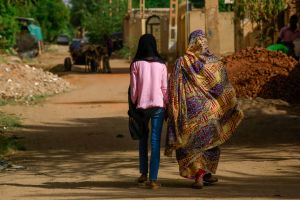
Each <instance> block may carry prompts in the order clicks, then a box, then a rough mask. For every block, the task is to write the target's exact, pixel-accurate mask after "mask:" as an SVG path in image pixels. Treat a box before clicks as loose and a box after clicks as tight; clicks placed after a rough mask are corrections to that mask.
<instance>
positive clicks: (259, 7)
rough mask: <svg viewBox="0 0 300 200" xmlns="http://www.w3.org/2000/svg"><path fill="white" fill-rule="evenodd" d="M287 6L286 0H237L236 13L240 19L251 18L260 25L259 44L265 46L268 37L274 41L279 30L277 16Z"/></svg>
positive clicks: (235, 4)
mask: <svg viewBox="0 0 300 200" xmlns="http://www.w3.org/2000/svg"><path fill="white" fill-rule="evenodd" d="M284 8H285V2H284V0H236V1H235V3H234V11H235V15H236V17H237V18H238V19H240V20H244V19H245V18H249V19H250V20H251V22H252V23H257V25H258V27H259V32H260V33H259V38H258V41H259V44H260V45H261V46H264V45H265V43H266V40H267V39H268V38H270V37H271V38H272V41H273V42H275V41H274V33H275V32H276V31H277V29H278V27H277V23H276V21H277V17H278V15H279V13H280V12H282V11H283V10H284Z"/></svg>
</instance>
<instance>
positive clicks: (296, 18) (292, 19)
mask: <svg viewBox="0 0 300 200" xmlns="http://www.w3.org/2000/svg"><path fill="white" fill-rule="evenodd" d="M290 23H298V16H297V15H292V16H291V17H290Z"/></svg>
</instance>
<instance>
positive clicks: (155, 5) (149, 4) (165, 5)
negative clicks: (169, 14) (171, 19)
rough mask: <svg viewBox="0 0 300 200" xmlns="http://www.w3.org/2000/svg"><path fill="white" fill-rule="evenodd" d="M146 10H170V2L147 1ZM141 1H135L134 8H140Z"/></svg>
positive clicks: (159, 0)
mask: <svg viewBox="0 0 300 200" xmlns="http://www.w3.org/2000/svg"><path fill="white" fill-rule="evenodd" d="M145 3H146V5H145V7H146V8H168V7H169V6H170V0H146V1H145ZM139 5H140V0H133V1H132V6H133V7H134V8H139V7H140V6H139Z"/></svg>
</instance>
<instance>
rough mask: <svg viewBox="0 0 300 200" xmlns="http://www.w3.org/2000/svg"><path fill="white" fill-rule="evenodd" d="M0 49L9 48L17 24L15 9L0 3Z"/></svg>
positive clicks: (14, 36) (13, 39)
mask: <svg viewBox="0 0 300 200" xmlns="http://www.w3.org/2000/svg"><path fill="white" fill-rule="evenodd" d="M0 13H1V15H0V49H9V48H11V47H12V46H13V45H14V44H15V39H16V33H17V32H18V30H19V29H18V25H17V22H16V20H15V14H16V9H15V8H14V7H13V6H11V5H9V4H4V3H0Z"/></svg>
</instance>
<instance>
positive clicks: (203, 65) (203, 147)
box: [165, 30, 243, 188]
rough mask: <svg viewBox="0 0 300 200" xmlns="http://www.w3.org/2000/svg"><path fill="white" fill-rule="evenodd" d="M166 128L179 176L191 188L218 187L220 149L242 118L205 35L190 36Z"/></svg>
mask: <svg viewBox="0 0 300 200" xmlns="http://www.w3.org/2000/svg"><path fill="white" fill-rule="evenodd" d="M168 115H169V118H168V128H167V139H166V149H165V154H166V155H167V156H172V152H173V151H176V159H177V161H178V164H179V171H180V175H181V176H183V177H186V178H192V179H194V180H195V182H194V183H193V184H192V187H193V188H202V187H203V182H204V183H213V182H217V180H218V179H217V178H216V177H215V176H213V175H212V174H215V172H216V169H217V166H218V162H219V158H220V149H219V145H221V144H222V143H224V142H225V141H226V140H227V139H229V138H230V136H231V135H232V134H233V133H234V131H235V130H236V128H237V126H238V124H239V123H240V122H241V120H242V118H243V113H242V111H241V110H240V109H239V107H238V103H237V99H236V94H235V90H234V88H233V87H232V86H231V84H230V83H229V81H228V78H227V73H226V69H225V66H224V64H223V62H222V61H221V60H220V59H219V58H218V57H216V56H215V55H213V54H212V53H211V52H210V51H209V49H208V43H207V39H206V37H205V34H204V33H203V31H201V30H197V31H194V32H192V33H191V35H190V37H189V45H188V48H187V50H186V53H185V54H184V55H183V56H182V57H180V58H179V59H178V60H177V61H176V64H175V68H174V69H173V71H172V73H171V75H170V79H169V106H168Z"/></svg>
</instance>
